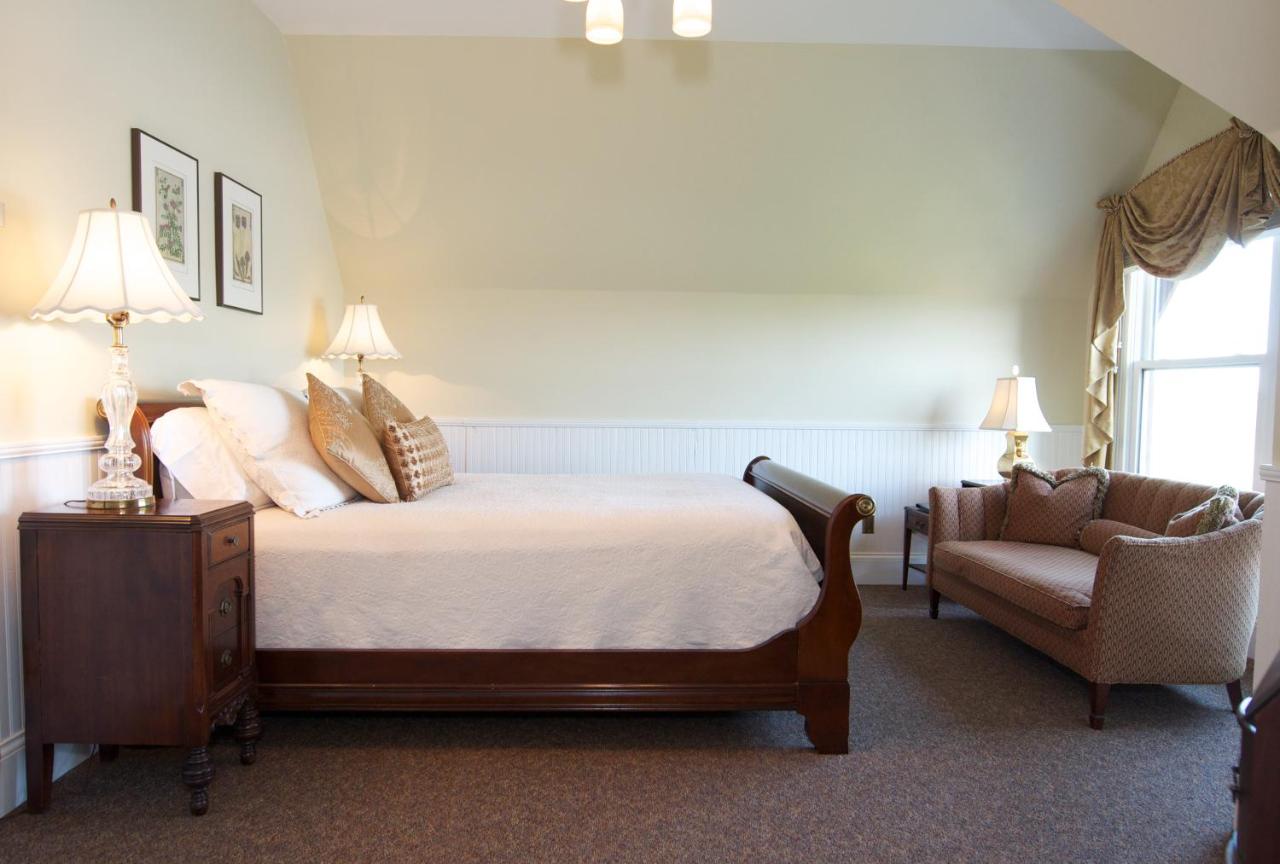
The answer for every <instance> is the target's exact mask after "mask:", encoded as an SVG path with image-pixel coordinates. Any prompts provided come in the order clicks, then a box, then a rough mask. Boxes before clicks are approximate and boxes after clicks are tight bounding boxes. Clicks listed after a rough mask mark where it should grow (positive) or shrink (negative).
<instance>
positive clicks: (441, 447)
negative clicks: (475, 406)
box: [366, 391, 453, 501]
mask: <svg viewBox="0 0 1280 864" xmlns="http://www.w3.org/2000/svg"><path fill="white" fill-rule="evenodd" d="M366 392H368V391H366ZM382 450H383V452H384V453H385V454H386V456H387V465H388V466H390V468H391V475H392V476H393V477H395V481H396V489H397V490H398V491H399V493H400V497H401V498H402V499H404V500H405V501H417V500H418V499H420V498H422V497H424V496H425V495H426V494H427V493H428V492H431V491H433V490H435V489H439V488H440V487H441V486H448V485H449V484H450V483H452V482H453V469H452V468H451V467H449V447H448V445H447V444H445V440H444V435H442V434H441V433H440V427H438V426H436V424H435V422H434V421H432V419H431V418H430V417H423V418H422V419H421V420H414V421H412V422H409V423H401V422H398V421H396V420H391V421H389V422H388V423H387V428H386V429H385V430H384V431H383V433H382Z"/></svg>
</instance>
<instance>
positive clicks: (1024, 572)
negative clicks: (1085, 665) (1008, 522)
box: [933, 540, 1098, 630]
mask: <svg viewBox="0 0 1280 864" xmlns="http://www.w3.org/2000/svg"><path fill="white" fill-rule="evenodd" d="M933 563H934V566H936V567H941V568H942V569H944V570H946V571H947V572H949V573H952V574H954V575H956V576H961V577H963V578H965V579H967V580H968V581H970V582H972V583H973V584H974V585H977V586H978V587H979V588H983V589H985V590H987V591H990V592H991V593H992V594H995V595H997V596H998V597H1003V598H1004V599H1005V600H1008V601H1009V602H1010V603H1015V604H1017V605H1018V606H1020V607H1021V608H1023V609H1025V610H1026V611H1028V612H1030V613H1032V614H1034V615H1038V616H1040V617H1041V618H1044V619H1045V620H1047V621H1051V622H1052V623H1054V624H1057V625H1058V626H1059V627H1065V628H1067V629H1069V630H1083V629H1084V628H1085V625H1087V624H1088V623H1089V604H1090V602H1091V600H1092V597H1093V577H1094V574H1095V573H1096V571H1097V568H1098V558H1097V556H1096V555H1090V554H1089V553H1088V552H1082V551H1081V550H1079V549H1068V548H1066V547H1064V546H1046V545H1041V544H1039V543H1012V542H1007V541H1003V540H948V541H945V542H942V543H939V544H938V545H937V546H935V547H934V548H933Z"/></svg>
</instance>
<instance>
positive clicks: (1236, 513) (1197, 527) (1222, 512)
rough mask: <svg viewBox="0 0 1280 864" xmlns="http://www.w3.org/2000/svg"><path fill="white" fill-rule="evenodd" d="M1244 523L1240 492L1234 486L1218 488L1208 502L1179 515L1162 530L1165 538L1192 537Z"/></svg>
mask: <svg viewBox="0 0 1280 864" xmlns="http://www.w3.org/2000/svg"><path fill="white" fill-rule="evenodd" d="M1243 521H1244V514H1243V513H1241V512H1240V492H1239V491H1238V490H1237V489H1236V488H1235V487H1234V486H1219V487H1218V489H1217V491H1216V492H1214V493H1213V497H1212V498H1210V499H1209V500H1208V501H1205V502H1203V503H1201V504H1198V505H1196V506H1195V507H1192V508H1191V509H1190V510H1187V511H1185V512H1183V513H1179V514H1178V515H1177V516H1174V517H1173V518H1172V519H1170V520H1169V524H1168V525H1167V526H1166V527H1165V529H1164V536H1166V537H1194V536H1196V535H1199V534H1208V533H1210V532H1211V531H1220V530H1222V529H1223V528H1227V527H1229V526H1231V525H1234V524H1236V523H1237V522H1243Z"/></svg>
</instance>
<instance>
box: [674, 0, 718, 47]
mask: <svg viewBox="0 0 1280 864" xmlns="http://www.w3.org/2000/svg"><path fill="white" fill-rule="evenodd" d="M671 29H672V30H673V31H675V34H676V35H677V36H683V37H685V38H686V39H697V38H698V37H699V36H706V35H707V34H708V33H710V32H711V0H675V5H673V6H672V7H671Z"/></svg>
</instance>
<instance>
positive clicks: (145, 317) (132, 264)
mask: <svg viewBox="0 0 1280 864" xmlns="http://www.w3.org/2000/svg"><path fill="white" fill-rule="evenodd" d="M118 312H128V313H129V319H130V320H131V321H160V322H164V321H198V320H200V319H201V318H203V317H204V314H203V313H201V311H200V307H198V306H196V304H195V303H193V302H191V299H190V298H189V297H187V294H186V292H185V291H183V290H182V286H180V285H179V284H178V281H177V280H176V279H174V278H173V274H172V273H170V272H169V265H168V264H166V263H165V262H164V258H162V257H161V256H160V250H159V249H158V248H156V241H155V238H154V237H153V236H152V234H151V225H150V223H148V222H147V219H146V217H145V216H143V215H142V214H141V213H134V212H133V211H131V210H116V209H115V208H114V207H113V208H112V209H110V210H83V211H81V213H80V218H79V220H78V221H77V222H76V233H75V236H74V237H73V238H72V239H71V249H70V251H68V252H67V258H66V261H65V262H63V265H62V269H61V270H60V271H58V275H57V277H56V278H55V279H54V280H53V284H52V285H50V286H49V290H48V291H46V292H45V293H44V296H43V297H41V298H40V302H39V303H37V304H36V305H35V308H34V309H32V310H31V317H32V318H38V319H40V320H42V321H52V320H54V319H58V320H62V321H84V320H96V321H106V316H108V315H114V314H116V313H118Z"/></svg>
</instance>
